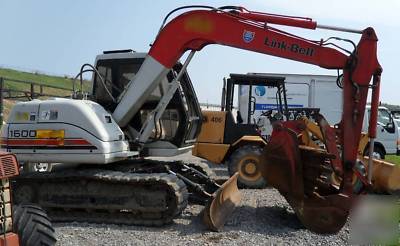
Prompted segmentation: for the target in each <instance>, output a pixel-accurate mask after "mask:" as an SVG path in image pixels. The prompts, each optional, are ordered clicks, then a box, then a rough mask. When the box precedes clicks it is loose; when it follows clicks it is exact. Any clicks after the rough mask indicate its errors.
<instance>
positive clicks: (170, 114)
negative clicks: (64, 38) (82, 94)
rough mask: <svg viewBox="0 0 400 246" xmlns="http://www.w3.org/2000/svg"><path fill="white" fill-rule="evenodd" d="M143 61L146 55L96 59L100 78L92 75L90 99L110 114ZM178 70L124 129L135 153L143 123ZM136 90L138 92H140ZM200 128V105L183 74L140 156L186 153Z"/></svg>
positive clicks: (127, 52)
mask: <svg viewBox="0 0 400 246" xmlns="http://www.w3.org/2000/svg"><path fill="white" fill-rule="evenodd" d="M145 57H146V54H145V53H139V52H134V51H132V50H115V51H104V52H103V54H101V55H98V56H97V58H96V61H95V66H96V69H97V70H98V72H99V74H95V75H93V79H92V81H93V84H92V90H91V91H92V93H91V99H92V100H93V101H95V102H97V103H99V104H100V105H101V106H103V107H104V108H105V109H106V110H107V111H109V112H113V111H114V109H115V108H116V106H117V105H118V102H119V98H120V97H122V96H123V93H124V90H125V89H126V88H127V86H129V81H131V80H132V78H133V77H134V76H135V74H136V73H137V72H138V71H139V69H140V67H141V65H142V63H143V61H144V60H145ZM181 68H182V65H181V64H180V63H177V64H176V65H175V66H174V67H173V68H172V69H171V70H170V71H169V73H168V74H167V76H166V77H165V78H164V79H162V81H161V83H160V84H159V85H158V86H157V87H156V88H155V89H154V90H153V92H152V93H151V95H150V96H149V97H148V98H146V99H145V102H144V104H143V106H142V107H141V108H140V110H139V111H138V112H137V113H136V114H135V115H134V116H133V117H132V119H131V120H130V121H129V124H128V125H127V126H126V127H125V128H124V129H123V131H124V133H125V135H126V136H128V141H129V144H130V147H131V149H132V150H135V149H138V147H139V146H140V144H142V143H138V141H137V138H138V136H139V131H140V129H141V128H142V126H143V123H144V121H145V120H146V118H147V116H148V114H149V113H150V112H151V111H152V110H154V109H155V107H156V106H157V104H158V102H159V101H160V100H161V98H162V97H163V96H164V94H165V93H166V91H167V90H168V87H169V84H170V82H171V81H172V80H173V79H174V78H175V77H176V75H177V73H179V71H180V70H181ZM99 76H101V77H102V78H103V80H101V79H100V78H99ZM103 83H104V84H103ZM137 89H138V90H140V88H137ZM200 124H201V113H200V107H199V103H198V101H197V97H196V94H195V92H194V89H193V86H192V82H191V80H190V77H189V75H188V74H187V73H186V72H184V75H183V76H182V78H181V79H180V87H179V88H178V89H177V90H176V92H175V93H174V95H173V97H172V99H171V100H170V102H169V103H168V106H167V108H166V110H165V111H164V112H163V114H162V117H161V118H160V120H159V121H158V122H157V123H156V124H155V125H156V127H155V130H154V131H153V132H152V134H151V136H150V138H149V141H147V143H145V145H144V147H142V148H141V155H143V156H150V155H151V156H160V155H161V156H171V155H176V154H179V153H181V152H184V151H187V150H188V149H190V147H191V145H192V144H193V142H194V141H195V138H196V136H197V135H198V131H199V129H200Z"/></svg>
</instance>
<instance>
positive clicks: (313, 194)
mask: <svg viewBox="0 0 400 246" xmlns="http://www.w3.org/2000/svg"><path fill="white" fill-rule="evenodd" d="M297 132H298V131H297V130H296V129H295V130H292V129H289V128H286V125H281V126H278V127H275V128H274V130H273V132H272V135H271V141H270V143H269V144H268V145H267V146H266V147H265V148H264V152H263V155H262V160H261V163H262V170H261V171H262V174H263V176H264V178H265V179H266V180H268V183H269V184H270V185H272V186H273V187H274V188H276V189H278V191H279V192H280V193H281V194H282V195H283V196H284V197H285V199H286V200H287V201H288V203H289V204H290V206H291V207H292V208H293V210H294V211H295V213H296V215H297V217H298V218H299V220H300V221H301V222H302V223H303V225H304V226H305V227H306V228H308V229H310V230H312V231H314V232H317V233H335V232H337V231H339V230H340V229H341V228H342V227H343V225H344V224H345V223H346V220H347V217H348V214H349V210H350V207H351V204H352V201H351V198H350V197H349V196H347V195H345V194H342V193H341V192H340V189H339V187H337V186H333V185H331V184H330V183H329V182H328V181H324V180H326V179H324V174H325V173H324V172H326V170H329V169H331V165H330V161H331V160H332V159H334V158H336V156H335V155H334V154H331V153H328V152H327V151H326V150H323V149H319V148H313V147H309V146H305V145H301V144H300V143H301V140H300V139H301V136H300V135H299V134H297ZM331 171H332V170H331ZM325 178H326V177H325Z"/></svg>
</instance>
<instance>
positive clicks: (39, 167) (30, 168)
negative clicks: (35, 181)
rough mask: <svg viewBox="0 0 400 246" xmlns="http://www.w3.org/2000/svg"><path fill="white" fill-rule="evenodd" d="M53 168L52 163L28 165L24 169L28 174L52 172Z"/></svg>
mask: <svg viewBox="0 0 400 246" xmlns="http://www.w3.org/2000/svg"><path fill="white" fill-rule="evenodd" d="M52 168H53V166H52V164H51V163H45V162H40V163H26V164H25V165H24V169H25V171H27V172H40V173H41V172H51V170H52Z"/></svg>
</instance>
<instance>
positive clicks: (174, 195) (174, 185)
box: [13, 168, 188, 226]
mask: <svg viewBox="0 0 400 246" xmlns="http://www.w3.org/2000/svg"><path fill="white" fill-rule="evenodd" d="M84 180H88V181H89V180H96V181H102V182H105V183H112V184H115V183H118V184H121V183H125V184H127V185H130V186H131V185H132V186H134V187H138V186H140V185H143V186H148V185H149V184H150V185H151V184H154V185H160V184H163V185H166V186H167V187H168V188H166V189H165V192H168V193H169V194H168V195H167V197H171V201H170V203H169V204H168V205H167V207H168V208H166V211H164V212H163V213H162V214H161V216H160V215H159V214H155V215H154V218H152V216H151V215H150V216H149V213H148V212H147V214H146V215H145V216H143V213H142V212H143V211H137V210H135V208H131V207H127V208H126V209H121V210H119V211H115V209H114V210H113V209H109V210H104V209H101V210H99V209H92V208H91V207H90V206H89V205H88V206H87V207H86V208H84V207H80V208H70V207H68V208H60V207H61V206H62V205H60V204H57V208H51V207H46V206H45V205H46V204H41V203H43V201H41V200H39V199H38V197H34V199H33V200H34V201H32V202H39V205H41V206H43V207H44V208H45V209H46V210H47V213H48V215H49V217H50V218H51V219H52V221H63V222H69V221H78V222H92V223H112V224H129V225H144V226H161V225H164V224H168V223H171V222H172V220H173V219H174V218H175V217H176V216H178V215H180V214H181V212H182V211H183V209H185V207H186V206H187V201H188V192H187V189H186V186H185V184H184V183H183V182H182V181H181V180H179V179H178V178H177V177H175V176H173V175H170V174H166V173H152V174H146V173H129V172H120V171H110V170H103V169H92V168H88V169H81V170H67V171H59V172H54V173H29V174H24V175H21V176H19V177H18V178H17V179H16V180H15V183H14V184H13V185H14V187H15V188H14V187H13V189H15V190H14V193H13V194H14V195H15V194H17V193H18V188H19V187H21V186H22V185H30V186H31V185H32V184H38V183H39V184H41V185H46V186H47V187H49V186H51V185H52V184H56V185H60V184H62V183H63V182H66V181H79V182H81V183H85V182H83V181H84ZM39 186H40V185H39ZM31 187H32V186H31ZM36 192H39V191H37V190H36V191H34V193H36ZM149 192H151V191H149ZM108 196H109V197H112V196H113V192H111V191H110V192H109V195H108ZM14 201H16V202H18V199H16V197H14ZM124 210H125V211H126V210H130V212H124Z"/></svg>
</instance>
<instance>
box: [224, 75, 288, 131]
mask: <svg viewBox="0 0 400 246" xmlns="http://www.w3.org/2000/svg"><path fill="white" fill-rule="evenodd" d="M266 88H276V96H275V99H276V103H275V104H271V105H264V104H258V103H257V97H262V96H264V95H265V90H266ZM243 89H246V92H245V91H244V90H243ZM223 91H226V95H224V96H223V97H224V98H225V102H224V105H225V107H226V111H228V112H233V111H234V101H235V100H234V99H235V98H234V95H235V92H236V91H237V92H238V93H237V94H238V100H241V99H242V97H241V95H243V94H244V93H246V94H247V98H246V99H247V103H246V107H242V108H239V109H238V110H237V112H236V115H237V119H238V118H239V119H242V121H241V122H239V121H238V120H237V122H238V123H244V124H256V123H257V122H255V121H254V115H255V112H256V110H262V111H264V112H265V111H267V110H270V109H275V110H276V111H277V112H278V113H279V114H280V115H281V116H282V118H283V117H284V118H286V119H288V117H289V115H288V108H287V98H286V88H285V77H279V76H264V75H250V74H230V77H229V78H228V79H227V80H226V86H225V85H224V89H223ZM253 92H254V93H253Z"/></svg>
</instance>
